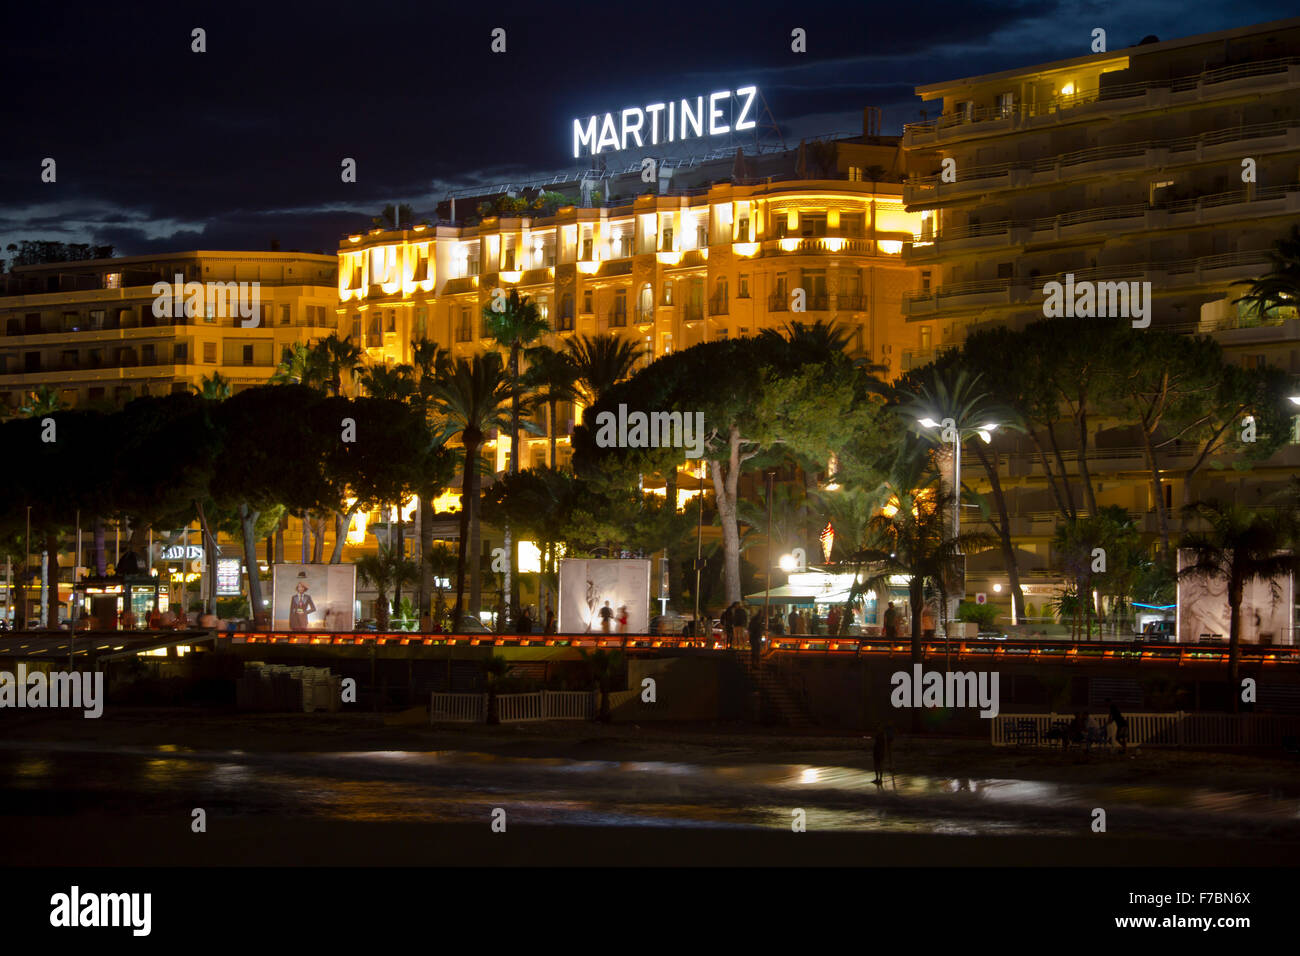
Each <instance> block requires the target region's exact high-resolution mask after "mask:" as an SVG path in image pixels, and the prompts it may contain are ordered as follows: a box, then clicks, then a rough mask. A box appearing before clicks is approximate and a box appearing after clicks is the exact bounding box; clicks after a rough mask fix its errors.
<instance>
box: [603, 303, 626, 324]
mask: <svg viewBox="0 0 1300 956" xmlns="http://www.w3.org/2000/svg"><path fill="white" fill-rule="evenodd" d="M607 319H608V321H609V327H610V328H611V329H622V328H626V327H627V309H626V308H622V309H620V308H617V307H615V308H612V309H610V310H609V312H608V313H607Z"/></svg>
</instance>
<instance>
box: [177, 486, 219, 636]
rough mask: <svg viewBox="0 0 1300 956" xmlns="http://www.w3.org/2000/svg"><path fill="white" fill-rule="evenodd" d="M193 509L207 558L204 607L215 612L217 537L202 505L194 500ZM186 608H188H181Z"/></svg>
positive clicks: (208, 611)
mask: <svg viewBox="0 0 1300 956" xmlns="http://www.w3.org/2000/svg"><path fill="white" fill-rule="evenodd" d="M194 510H195V511H197V512H198V515H199V530H200V531H201V532H202V534H203V553H204V554H205V555H207V558H208V603H207V606H206V608H205V610H206V612H207V613H208V614H216V613H217V539H216V536H215V535H214V534H213V533H212V529H211V528H209V527H208V516H207V515H206V514H204V512H203V505H202V504H201V503H200V502H198V501H195V502H194ZM182 610H188V608H182Z"/></svg>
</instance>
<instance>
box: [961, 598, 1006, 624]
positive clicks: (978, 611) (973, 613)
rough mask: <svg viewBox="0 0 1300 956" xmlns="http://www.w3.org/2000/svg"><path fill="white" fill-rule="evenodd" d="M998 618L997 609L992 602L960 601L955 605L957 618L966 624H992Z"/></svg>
mask: <svg viewBox="0 0 1300 956" xmlns="http://www.w3.org/2000/svg"><path fill="white" fill-rule="evenodd" d="M997 619H998V609H997V608H996V607H994V606H993V605H992V604H976V603H975V602H974V601H962V602H961V603H960V604H959V605H957V620H959V621H963V622H965V623H967V624H978V625H979V626H980V627H981V628H988V627H992V626H993V622H994V621H996V620H997Z"/></svg>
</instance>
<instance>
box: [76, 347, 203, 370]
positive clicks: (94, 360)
mask: <svg viewBox="0 0 1300 956" xmlns="http://www.w3.org/2000/svg"><path fill="white" fill-rule="evenodd" d="M177 348H181V346H177ZM103 363H104V354H103V352H101V351H100V350H99V349H91V350H90V351H88V352H87V353H86V367H87V368H99V367H100V365H102V364H103Z"/></svg>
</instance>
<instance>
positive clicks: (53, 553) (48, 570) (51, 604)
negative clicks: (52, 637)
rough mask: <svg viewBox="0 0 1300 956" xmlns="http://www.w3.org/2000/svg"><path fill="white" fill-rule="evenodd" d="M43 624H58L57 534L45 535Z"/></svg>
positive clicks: (47, 625) (50, 625) (55, 625)
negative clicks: (45, 585)
mask: <svg viewBox="0 0 1300 956" xmlns="http://www.w3.org/2000/svg"><path fill="white" fill-rule="evenodd" d="M45 580H46V582H47V583H48V586H47V587H46V589H45V625H46V627H58V626H59V535H58V532H51V533H48V534H46V535H45Z"/></svg>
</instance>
